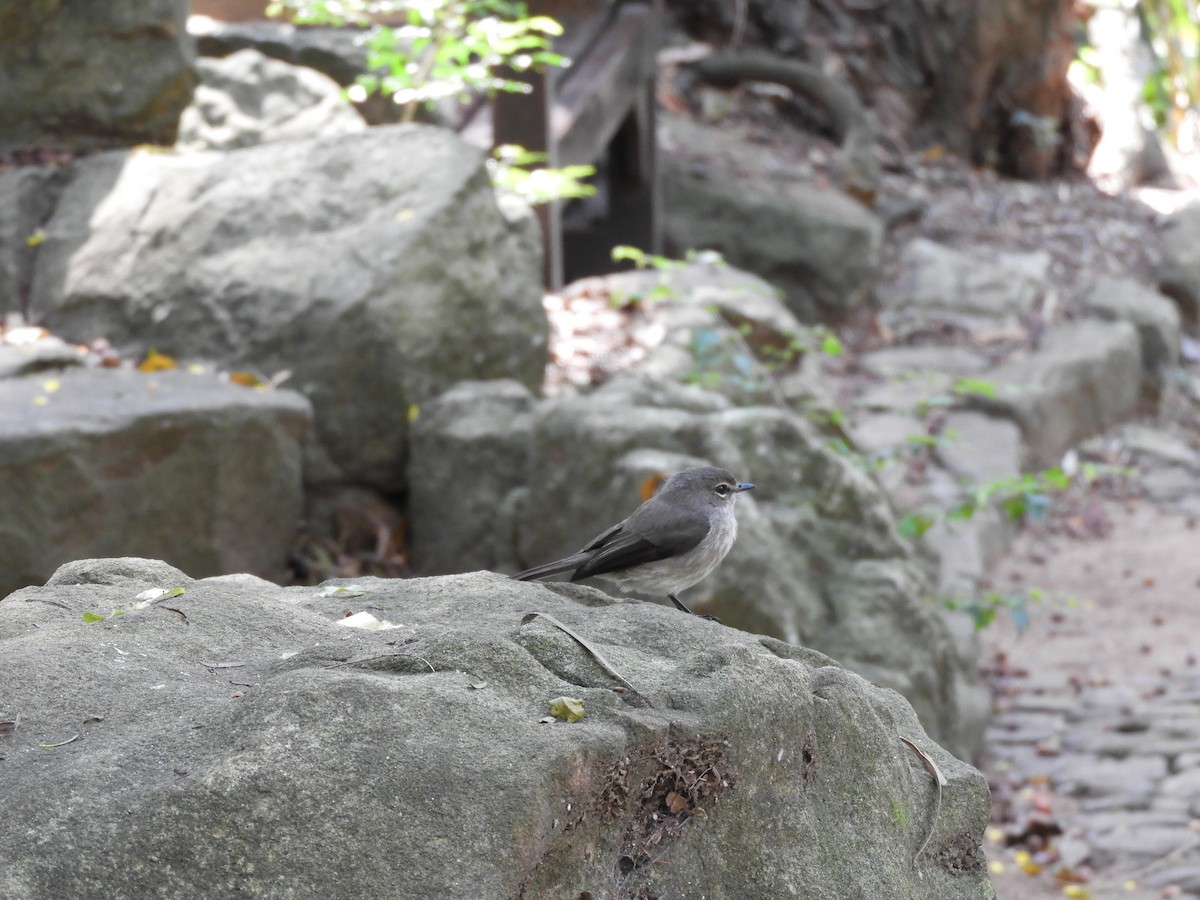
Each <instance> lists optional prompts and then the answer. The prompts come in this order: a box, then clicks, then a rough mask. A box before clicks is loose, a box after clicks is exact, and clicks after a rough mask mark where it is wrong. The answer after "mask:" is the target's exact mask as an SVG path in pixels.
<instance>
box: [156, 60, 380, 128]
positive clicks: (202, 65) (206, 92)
mask: <svg viewBox="0 0 1200 900" xmlns="http://www.w3.org/2000/svg"><path fill="white" fill-rule="evenodd" d="M196 72H197V74H198V75H199V76H200V83H199V84H198V85H197V86H196V94H195V97H194V98H193V100H192V105H191V106H189V107H188V108H187V109H185V110H184V111H183V116H182V118H181V119H180V122H179V141H178V143H177V146H179V147H183V148H187V149H189V150H236V149H238V148H239V147H250V146H253V145H254V144H266V143H270V142H271V141H285V140H296V139H298V138H310V137H320V136H321V135H330V134H352V133H355V132H359V131H364V130H366V127H367V123H366V122H364V121H363V120H362V117H361V116H360V115H359V114H358V113H357V112H355V111H354V107H352V106H351V105H350V104H349V103H347V102H346V101H345V100H343V99H342V90H341V88H340V87H339V86H338V84H337V82H335V81H334V80H333V79H332V78H329V77H328V76H325V75H322V74H321V73H320V72H315V71H313V70H312V69H308V68H304V67H303V66H293V65H290V64H288V63H285V62H281V61H279V60H277V59H271V58H270V57H267V56H264V55H263V54H261V53H259V52H258V51H257V50H240V51H238V52H237V53H234V54H233V55H231V56H228V57H225V58H224V59H201V60H197V62H196Z"/></svg>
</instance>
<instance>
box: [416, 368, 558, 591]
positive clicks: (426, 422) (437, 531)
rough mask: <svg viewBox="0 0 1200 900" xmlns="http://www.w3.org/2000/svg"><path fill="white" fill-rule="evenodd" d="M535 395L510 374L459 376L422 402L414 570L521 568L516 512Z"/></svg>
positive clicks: (418, 427) (526, 463)
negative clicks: (505, 377)
mask: <svg viewBox="0 0 1200 900" xmlns="http://www.w3.org/2000/svg"><path fill="white" fill-rule="evenodd" d="M535 402H536V401H535V398H534V396H533V394H532V393H530V392H529V390H528V388H526V387H525V386H524V385H522V384H518V383H517V382H515V381H509V380H502V381H464V382H461V383H459V384H457V385H455V386H454V387H453V388H451V389H450V390H449V391H447V392H446V393H445V394H443V395H442V396H441V397H438V398H437V399H436V400H433V401H432V402H430V403H427V404H425V405H424V406H422V407H421V411H420V415H419V416H418V418H417V419H416V421H415V422H413V426H412V432H411V434H412V436H411V444H410V447H409V471H408V485H409V493H408V520H409V523H410V526H409V529H408V539H409V554H410V561H411V563H412V566H413V568H414V570H416V571H417V572H420V573H422V574H447V573H452V572H459V571H464V570H468V571H469V570H475V569H491V570H494V571H504V570H508V571H516V570H517V569H518V568H519V564H518V563H517V559H516V555H517V554H516V540H515V529H516V524H515V522H514V521H513V512H514V509H515V504H516V502H517V497H519V496H521V495H523V494H524V492H525V491H526V488H525V478H526V475H527V473H528V471H529V453H530V447H529V442H530V437H531V432H532V422H533V419H532V410H533V406H534V403H535ZM447 463H449V464H447ZM447 513H450V514H449V515H448V514H447Z"/></svg>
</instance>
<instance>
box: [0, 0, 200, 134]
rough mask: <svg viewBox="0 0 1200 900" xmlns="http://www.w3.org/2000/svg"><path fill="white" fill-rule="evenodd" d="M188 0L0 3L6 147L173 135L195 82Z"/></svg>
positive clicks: (1, 128)
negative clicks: (187, 25)
mask: <svg viewBox="0 0 1200 900" xmlns="http://www.w3.org/2000/svg"><path fill="white" fill-rule="evenodd" d="M189 5H190V4H189V3H188V0H153V2H149V3H147V2H145V0H109V2H105V3H6V4H4V5H3V6H2V7H0V97H3V98H4V100H3V102H0V150H4V149H11V148H13V147H20V146H26V145H51V146H74V147H95V146H114V145H132V144H139V143H152V144H167V145H169V144H173V143H174V142H175V130H176V127H177V126H178V123H179V114H180V112H182V110H183V108H184V107H185V106H187V105H188V102H189V101H190V100H191V96H192V87H193V86H194V85H195V82H196V75H195V73H194V72H193V71H192V60H193V59H194V56H195V50H194V47H193V44H192V40H191V38H189V37H188V34H187V29H186V20H187V14H188V8H189Z"/></svg>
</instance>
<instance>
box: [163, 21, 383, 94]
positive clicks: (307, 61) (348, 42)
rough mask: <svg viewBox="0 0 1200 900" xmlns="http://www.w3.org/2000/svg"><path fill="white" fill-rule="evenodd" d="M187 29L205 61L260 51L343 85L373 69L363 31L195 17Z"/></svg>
mask: <svg viewBox="0 0 1200 900" xmlns="http://www.w3.org/2000/svg"><path fill="white" fill-rule="evenodd" d="M187 27H188V34H190V35H191V36H192V38H193V39H194V40H195V41H196V51H197V52H198V53H199V54H200V55H201V56H207V57H222V56H229V55H231V54H233V53H237V52H238V51H239V50H257V51H258V52H260V53H263V54H265V55H266V56H269V57H271V58H272V59H278V60H281V61H283V62H288V63H292V64H293V65H297V66H304V67H305V68H308V69H314V70H316V71H318V72H321V73H323V74H325V75H328V76H329V77H330V78H332V79H333V80H334V81H336V82H337V83H338V84H341V85H349V84H353V83H354V81H355V79H357V78H358V76H359V75H361V74H363V73H364V72H366V71H367V68H368V67H367V46H366V41H365V40H364V37H365V32H364V31H363V30H362V29H359V28H319V27H311V26H305V27H303V28H298V27H296V26H295V25H291V24H289V23H287V22H279V21H263V20H251V21H247V22H223V21H220V20H218V19H213V18H210V17H208V16H199V15H198V16H190V17H189V18H188V23H187Z"/></svg>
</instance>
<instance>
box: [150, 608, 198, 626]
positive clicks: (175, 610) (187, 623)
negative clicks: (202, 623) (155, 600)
mask: <svg viewBox="0 0 1200 900" xmlns="http://www.w3.org/2000/svg"><path fill="white" fill-rule="evenodd" d="M157 609H165V610H168V611H169V612H173V613H178V614H179V615H180V616H182V617H183V624H184V625H191V624H192V623H191V622H189V621H188V617H187V613H185V612H184V611H183V610H182V609H176V608H175V607H174V606H159V607H157Z"/></svg>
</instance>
